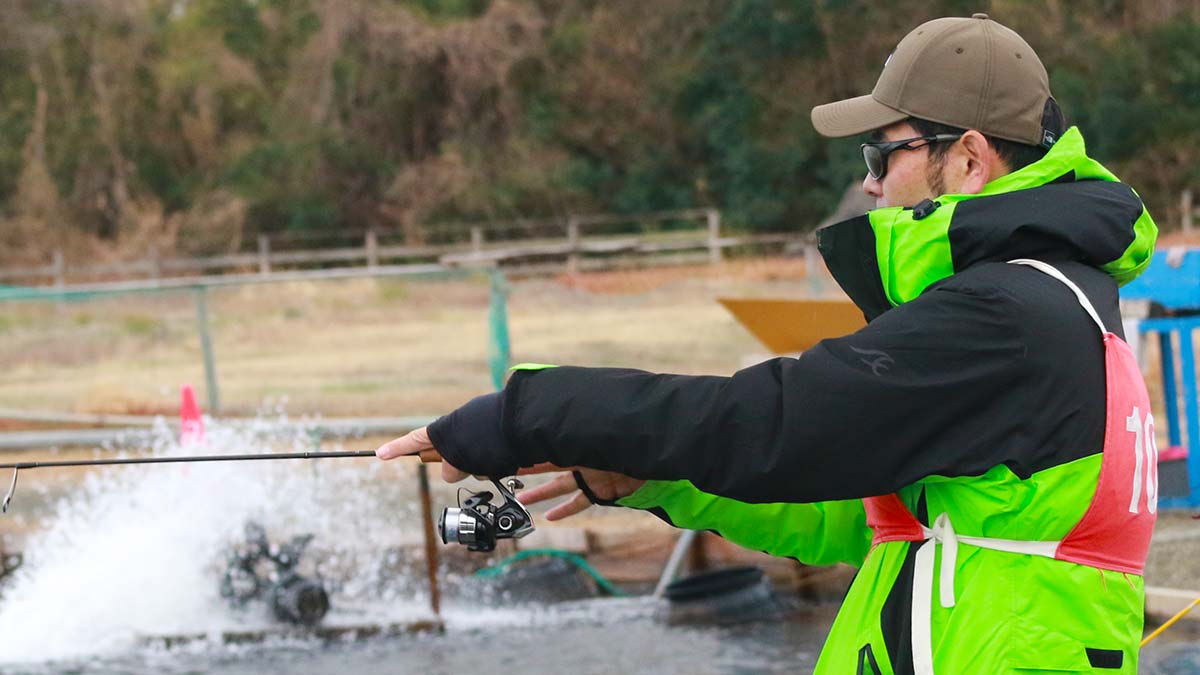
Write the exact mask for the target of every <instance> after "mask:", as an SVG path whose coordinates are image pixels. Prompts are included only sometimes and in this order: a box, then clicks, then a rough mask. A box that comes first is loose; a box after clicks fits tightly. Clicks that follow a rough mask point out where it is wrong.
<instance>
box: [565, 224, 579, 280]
mask: <svg viewBox="0 0 1200 675" xmlns="http://www.w3.org/2000/svg"><path fill="white" fill-rule="evenodd" d="M567 245H568V246H570V251H569V252H568V253H567V272H568V273H570V274H575V273H577V272H579V217H578V216H568V217H567Z"/></svg>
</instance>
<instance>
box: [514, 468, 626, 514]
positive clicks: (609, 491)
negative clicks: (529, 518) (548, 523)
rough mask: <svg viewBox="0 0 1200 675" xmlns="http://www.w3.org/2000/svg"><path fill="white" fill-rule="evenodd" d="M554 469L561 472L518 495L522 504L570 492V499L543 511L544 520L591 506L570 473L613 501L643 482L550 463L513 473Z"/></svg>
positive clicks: (596, 470) (599, 494)
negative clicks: (575, 473)
mask: <svg viewBox="0 0 1200 675" xmlns="http://www.w3.org/2000/svg"><path fill="white" fill-rule="evenodd" d="M554 471H561V472H563V473H560V474H558V475H557V476H555V477H554V478H553V479H551V480H550V482H548V483H543V484H542V485H539V486H537V487H533V488H529V489H528V490H525V491H524V492H522V493H521V494H520V495H518V498H519V499H520V500H521V503H522V504H525V505H526V506H528V505H530V504H536V503H538V502H541V501H545V500H547V499H554V498H555V497H562V496H564V495H572V496H571V498H570V499H568V500H566V501H564V502H562V503H561V504H559V505H557V506H555V507H554V508H552V509H550V510H549V511H547V512H546V520H562V519H563V518H569V517H571V516H573V515H575V514H577V513H579V512H581V511H584V510H585V509H587V508H589V507H590V506H591V505H592V500H591V499H589V498H588V496H587V495H586V494H584V492H583V490H581V489H579V484H578V483H577V482H576V480H575V475H574V473H573V472H577V473H578V474H579V478H580V479H581V480H583V481H584V482H585V483H586V484H587V486H588V489H590V490H591V492H592V494H594V495H595V496H596V497H597V498H599V499H603V500H605V501H616V500H618V499H620V498H622V497H628V496H629V495H631V494H633V493H634V492H636V491H637V489H638V488H640V487H642V485H643V484H645V482H646V481H644V480H640V479H637V478H631V477H629V476H626V475H624V474H620V473H616V472H614V471H600V470H598V469H585V468H582V467H574V468H565V467H561V466H555V465H554V464H538V465H536V466H531V467H528V468H525V469H521V470H520V471H518V472H517V473H518V475H526V474H537V473H551V472H554ZM572 493H574V494H572Z"/></svg>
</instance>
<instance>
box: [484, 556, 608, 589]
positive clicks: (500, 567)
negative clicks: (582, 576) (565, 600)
mask: <svg viewBox="0 0 1200 675" xmlns="http://www.w3.org/2000/svg"><path fill="white" fill-rule="evenodd" d="M537 556H544V557H547V558H562V559H564V560H566V561H567V562H569V563H571V564H572V565H574V566H575V567H578V568H579V569H581V570H583V571H584V573H586V574H587V575H588V576H589V577H591V578H592V580H593V581H595V582H596V585H597V586H599V587H600V588H601V590H603V591H604V592H606V593H608V594H609V595H611V596H613V597H616V598H621V597H625V592H624V591H622V590H621V589H619V588H617V587H616V586H614V585H613V583H612V582H611V581H609V580H608V579H605V578H604V577H603V576H601V575H600V573H599V572H597V571H596V568H594V567H592V566H591V565H590V564H588V561H586V560H584V559H583V558H582V557H581V556H579V555H576V554H574V553H571V552H570V551H562V550H559V549H556V548H531V549H529V550H528V551H518V552H517V553H514V554H513V555H510V556H508V557H507V558H505V559H504V560H501V561H500V562H498V563H496V564H495V565H493V566H491V567H485V568H484V569H481V570H479V571H478V572H476V573H475V576H477V577H482V578H485V579H487V578H491V577H495V576H499V575H500V574H502V573H503V572H504V570H505V569H507V568H508V566H509V565H511V564H513V563H515V562H517V561H520V560H524V559H526V558H534V557H537Z"/></svg>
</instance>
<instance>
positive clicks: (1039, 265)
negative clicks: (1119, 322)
mask: <svg viewBox="0 0 1200 675" xmlns="http://www.w3.org/2000/svg"><path fill="white" fill-rule="evenodd" d="M1008 262H1010V263H1012V264H1014V265H1028V266H1029V267H1032V268H1034V269H1035V270H1038V271H1041V272H1044V273H1045V274H1048V275H1050V276H1052V277H1054V278H1055V279H1058V280H1059V281H1061V282H1063V283H1064V284H1066V285H1067V288H1069V289H1071V290H1072V291H1074V293H1075V297H1076V298H1077V299H1078V300H1079V304H1081V305H1083V308H1084V309H1085V310H1087V313H1088V316H1090V317H1092V321H1095V322H1096V325H1097V326H1099V327H1100V333H1101V334H1104V333H1107V332H1108V329H1107V328H1105V327H1104V322H1103V321H1101V320H1100V315H1099V314H1097V313H1096V308H1095V307H1093V306H1092V301H1091V300H1088V298H1087V296H1086V295H1084V294H1083V291H1081V290H1079V287H1078V286H1076V285H1075V282H1074V281H1071V280H1070V279H1068V278H1067V275H1065V274H1063V273H1062V272H1060V271H1058V268H1057V267H1055V266H1054V265H1051V264H1049V263H1044V262H1042V261H1041V260H1030V259H1029V258H1018V259H1016V260H1009V261H1008Z"/></svg>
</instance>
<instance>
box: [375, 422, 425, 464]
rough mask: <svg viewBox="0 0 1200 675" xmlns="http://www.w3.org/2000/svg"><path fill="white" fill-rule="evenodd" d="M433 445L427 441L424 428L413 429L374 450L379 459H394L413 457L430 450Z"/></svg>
mask: <svg viewBox="0 0 1200 675" xmlns="http://www.w3.org/2000/svg"><path fill="white" fill-rule="evenodd" d="M432 449H433V443H432V442H431V441H430V440H429V432H428V431H426V429H425V427H421V428H420V429H413V430H412V431H410V432H408V433H407V434H405V435H403V436H401V437H400V438H397V439H395V440H391V441H388V442H387V443H384V444H383V445H381V446H379V448H378V449H376V450H375V456H376V457H378V458H379V459H395V458H396V457H402V456H404V455H415V454H417V453H419V452H421V451H422V450H432Z"/></svg>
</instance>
